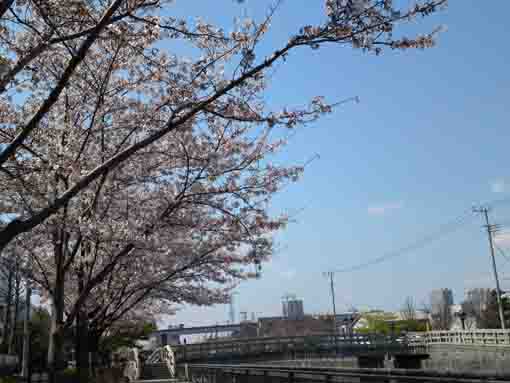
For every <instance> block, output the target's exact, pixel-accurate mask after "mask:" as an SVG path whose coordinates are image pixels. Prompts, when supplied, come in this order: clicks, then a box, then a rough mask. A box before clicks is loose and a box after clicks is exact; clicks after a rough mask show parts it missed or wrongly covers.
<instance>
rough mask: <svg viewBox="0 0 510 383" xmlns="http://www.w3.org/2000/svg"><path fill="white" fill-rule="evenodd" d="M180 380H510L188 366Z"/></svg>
mask: <svg viewBox="0 0 510 383" xmlns="http://www.w3.org/2000/svg"><path fill="white" fill-rule="evenodd" d="M179 376H180V377H182V378H185V379H186V381H188V382H192V383H259V382H260V383H298V382H308V383H311V382H378V383H379V382H380V383H382V382H385V383H386V382H406V383H407V382H415V383H425V382H427V383H429V382H449V383H480V382H486V383H502V382H508V381H510V376H503V375H501V376H498V375H493V376H490V375H483V376H482V375H481V374H467V373H451V372H439V371H430V370H402V369H366V368H364V369H362V368H357V369H354V368H341V369H338V368H337V369H331V368H289V367H278V366H264V365H215V364H191V365H184V366H183V369H182V370H180V371H179Z"/></svg>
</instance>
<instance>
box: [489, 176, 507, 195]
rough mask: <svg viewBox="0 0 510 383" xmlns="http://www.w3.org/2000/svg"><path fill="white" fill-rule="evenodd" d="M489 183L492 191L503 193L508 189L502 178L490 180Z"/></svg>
mask: <svg viewBox="0 0 510 383" xmlns="http://www.w3.org/2000/svg"><path fill="white" fill-rule="evenodd" d="M490 185H491V191H492V192H493V193H504V192H505V191H507V190H508V184H507V183H506V181H505V180H504V179H502V178H499V179H497V180H494V181H492V182H491V183H490Z"/></svg>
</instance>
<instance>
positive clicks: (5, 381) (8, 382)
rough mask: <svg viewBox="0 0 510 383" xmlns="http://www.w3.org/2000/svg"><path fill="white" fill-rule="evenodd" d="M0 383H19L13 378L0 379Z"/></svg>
mask: <svg viewBox="0 0 510 383" xmlns="http://www.w3.org/2000/svg"><path fill="white" fill-rule="evenodd" d="M0 383H17V381H16V379H15V378H14V377H12V376H4V377H1V378H0Z"/></svg>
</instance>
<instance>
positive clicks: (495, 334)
mask: <svg viewBox="0 0 510 383" xmlns="http://www.w3.org/2000/svg"><path fill="white" fill-rule="evenodd" d="M412 343H423V344H424V345H434V344H452V345H474V346H498V347H510V330H462V331H461V330H459V331H428V332H426V333H422V334H420V336H419V338H415V339H413V342H412Z"/></svg>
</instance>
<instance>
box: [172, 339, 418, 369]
mask: <svg viewBox="0 0 510 383" xmlns="http://www.w3.org/2000/svg"><path fill="white" fill-rule="evenodd" d="M422 346H423V345H422V344H421V343H412V344H411V343H409V342H407V340H406V338H396V337H391V336H385V335H375V334H368V335H351V336H343V335H337V336H335V335H332V334H323V335H311V336H295V337H258V338H246V339H239V338H238V339H229V340H219V341H216V340H215V341H211V342H204V343H194V344H187V345H176V346H172V348H173V350H174V353H175V359H176V361H177V362H192V361H204V360H216V361H221V360H233V359H235V360H243V359H246V358H252V359H253V358H262V359H267V358H274V357H275V356H291V357H297V356H300V355H301V356H305V355H308V356H311V355H312V354H313V355H317V356H319V355H326V354H331V353H335V354H343V355H352V354H359V353H367V352H371V353H374V352H377V353H385V354H386V353H397V352H414V351H416V350H418V349H420V348H421V347H422Z"/></svg>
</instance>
